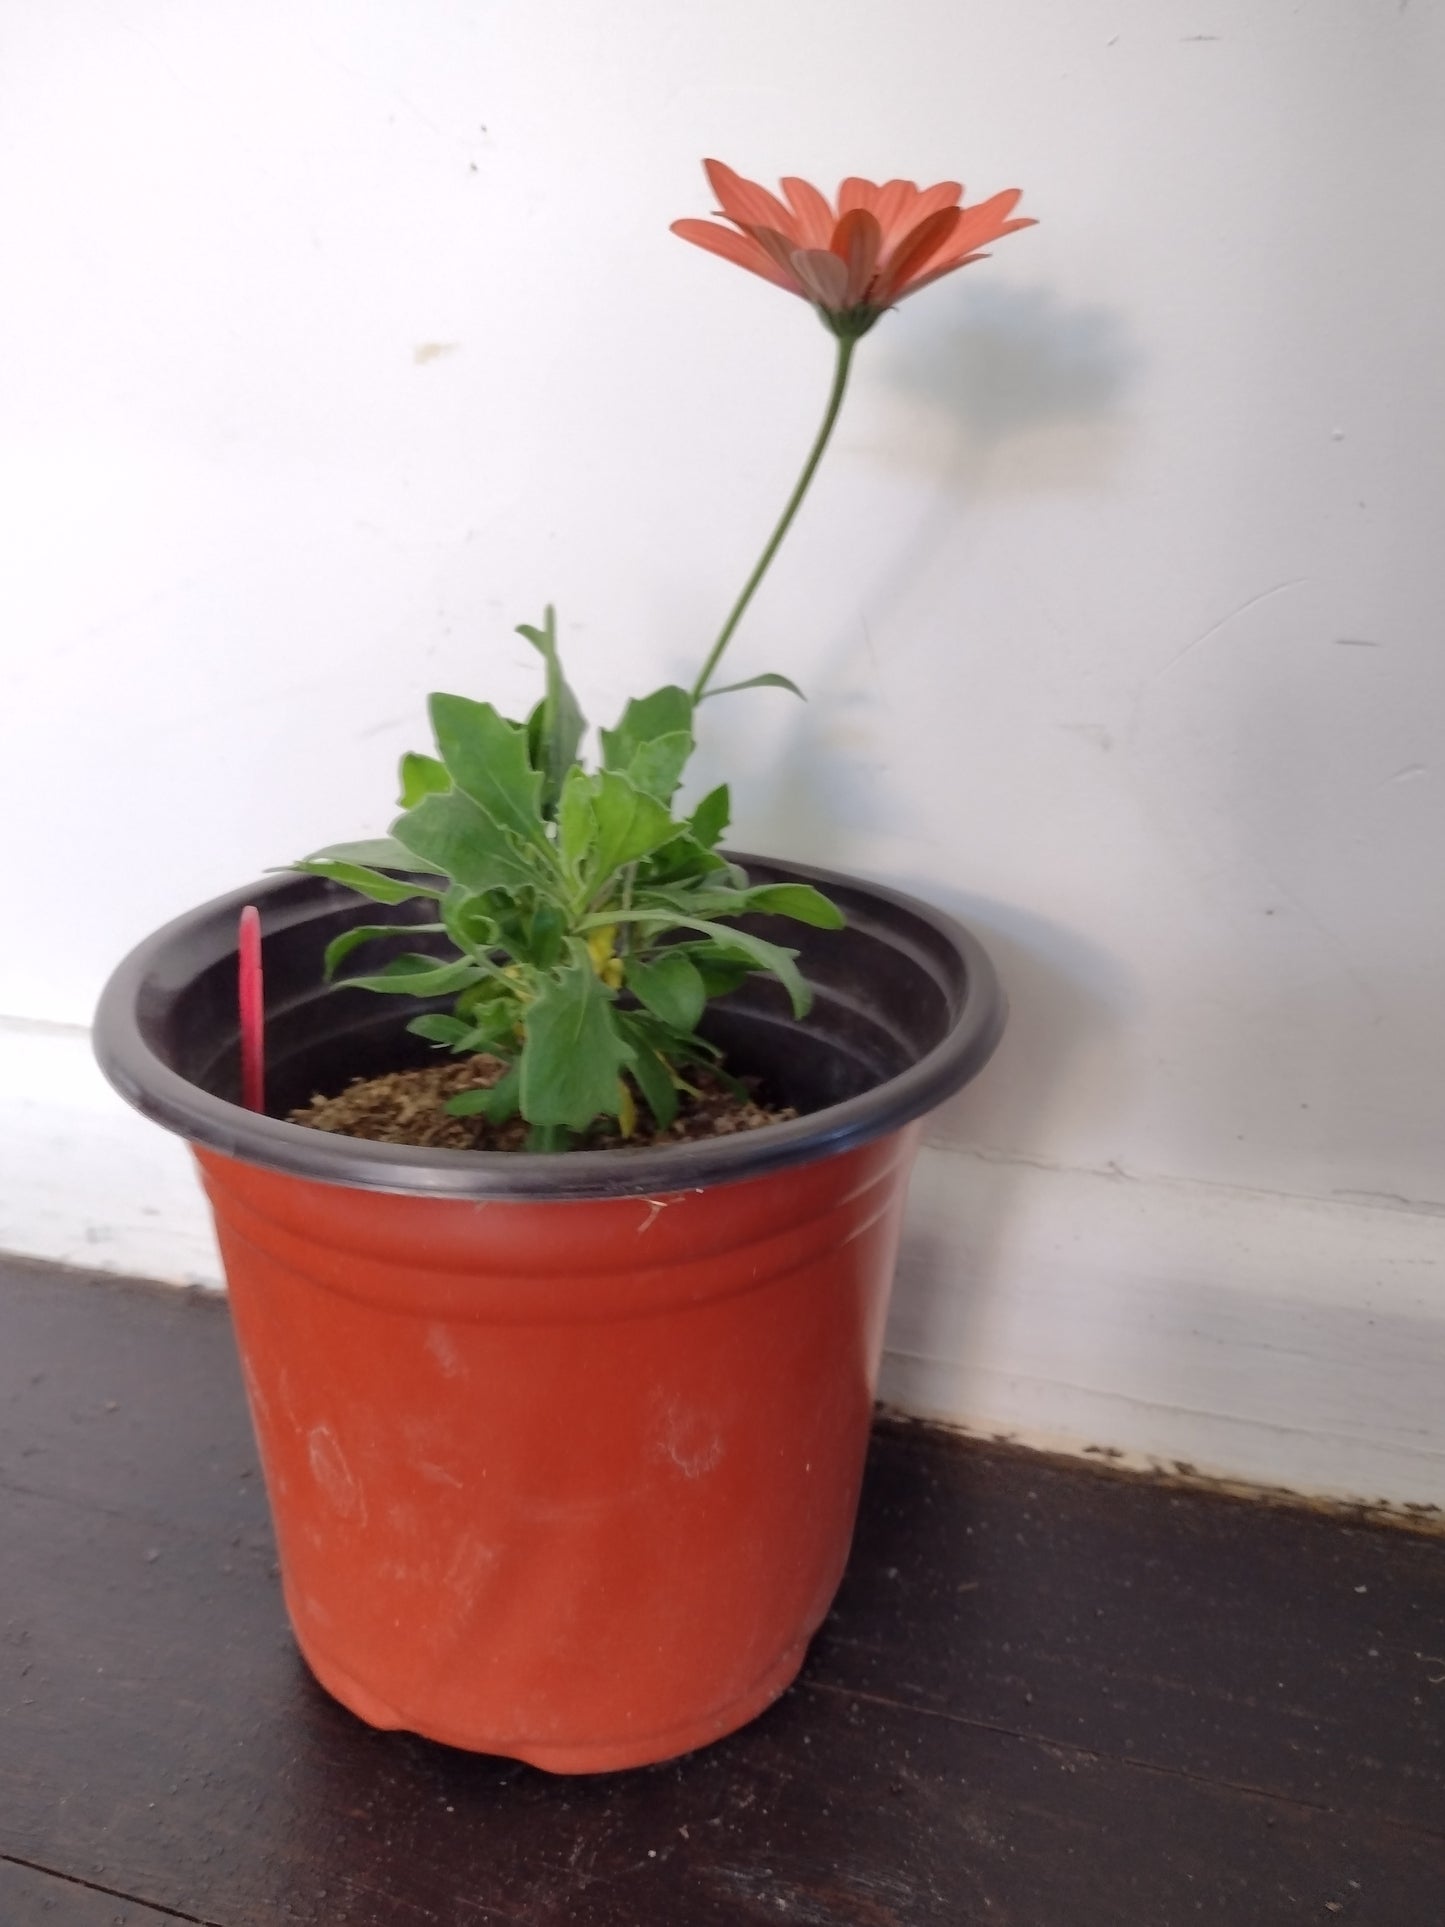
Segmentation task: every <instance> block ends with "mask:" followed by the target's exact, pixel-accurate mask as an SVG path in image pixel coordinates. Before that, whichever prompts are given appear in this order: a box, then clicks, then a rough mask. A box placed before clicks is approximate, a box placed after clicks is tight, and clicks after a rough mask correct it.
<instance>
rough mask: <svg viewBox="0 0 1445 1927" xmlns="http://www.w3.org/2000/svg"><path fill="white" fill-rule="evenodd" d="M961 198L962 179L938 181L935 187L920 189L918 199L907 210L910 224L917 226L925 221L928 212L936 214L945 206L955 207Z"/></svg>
mask: <svg viewBox="0 0 1445 1927" xmlns="http://www.w3.org/2000/svg"><path fill="white" fill-rule="evenodd" d="M962 199H963V182H962V181H940V182H939V183H938V185H937V186H936V187H925V188H922V189H920V191H919V195H918V199H917V200H916V201H915V202H914V203H913V206H912V208H911V209H910V210H909V216H908V218H909V222H910V225H912V226H914V227H917V225H918V224H919V222H920V221H926V220H927V219H928V217H929V215H930V214H937V213H939V212H941V210H942V209H944V208H946V207H957V206H958V204H959V202H960V201H961V200H962Z"/></svg>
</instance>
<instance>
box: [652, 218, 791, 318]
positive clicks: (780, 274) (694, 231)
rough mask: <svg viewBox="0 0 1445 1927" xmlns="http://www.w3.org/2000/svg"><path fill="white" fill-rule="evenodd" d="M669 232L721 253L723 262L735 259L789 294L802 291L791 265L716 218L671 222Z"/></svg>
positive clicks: (713, 251)
mask: <svg viewBox="0 0 1445 1927" xmlns="http://www.w3.org/2000/svg"><path fill="white" fill-rule="evenodd" d="M672 232H673V233H674V234H677V235H680V236H681V237H682V239H683V240H684V241H692V242H695V243H696V245H697V246H698V247H700V248H706V249H707V250H708V252H709V254H720V255H721V256H722V258H723V259H724V261H735V262H736V263H737V265H738V266H739V267H740V268H748V269H750V270H751V271H752V273H754V274H760V275H761V276H762V277H763V279H764V280H765V281H771V282H772V283H773V285H774V286H775V287H779V288H786V289H787V291H788V293H789V294H797V295H802V294H803V288H802V285H801V283H800V282H799V280H798V277H797V276H796V275H795V274H794V273H793V272H792V269H791V267H789V266H787V265H785V263H784V262H781V261H778V260H777V259H775V258H774V257H773V256H771V255H770V253H769V252H768V250H766V249H765V248H763V247H761V246H760V245H759V244H758V242H757V241H755V240H754V239H753V237H752V236H751V235H750V234H735V233H734V232H733V230H732V229H731V228H730V227H723V226H722V225H721V224H720V223H719V222H717V221H674V222H673V223H672ZM804 298H805V299H806V296H804Z"/></svg>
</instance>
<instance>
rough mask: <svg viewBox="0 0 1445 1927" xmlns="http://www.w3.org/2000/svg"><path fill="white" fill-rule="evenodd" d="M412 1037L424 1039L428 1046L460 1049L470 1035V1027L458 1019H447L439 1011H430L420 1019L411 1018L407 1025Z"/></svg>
mask: <svg viewBox="0 0 1445 1927" xmlns="http://www.w3.org/2000/svg"><path fill="white" fill-rule="evenodd" d="M407 1029H408V1030H409V1031H410V1032H411V1034H412V1036H413V1037H424V1038H425V1039H426V1040H427V1042H428V1043H429V1044H446V1045H448V1046H450V1047H451V1048H452V1049H453V1050H456V1049H458V1048H460V1047H461V1046H462V1045H463V1044H464V1043H465V1042H466V1040H467V1038H468V1037H469V1036H470V1035H471V1031H472V1027H471V1025H470V1024H468V1023H466V1022H464V1021H463V1019H462V1018H460V1017H448V1016H446V1015H445V1013H444V1012H442V1011H439V1010H430V1011H427V1012H426V1013H425V1015H424V1016H421V1017H413V1018H412V1020H411V1022H410V1023H409V1024H408V1025H407Z"/></svg>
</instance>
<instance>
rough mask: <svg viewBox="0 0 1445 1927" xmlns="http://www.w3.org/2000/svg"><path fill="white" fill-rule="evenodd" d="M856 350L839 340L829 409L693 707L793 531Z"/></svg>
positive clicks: (717, 646) (725, 627) (696, 691)
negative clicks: (786, 537)
mask: <svg viewBox="0 0 1445 1927" xmlns="http://www.w3.org/2000/svg"><path fill="white" fill-rule="evenodd" d="M856 346H857V339H856V337H855V338H853V339H849V338H847V337H845V336H840V337H839V339H838V361H837V365H836V367H835V368H834V370H833V386H832V389H831V391H830V392H829V395H828V406H827V408H826V409H825V410H824V411H823V425H822V427H821V428H820V429H819V430H818V434H817V439H816V440H815V441H814V443H813V446H812V448H811V449H810V450H809V452H808V459H807V461H806V462H804V464H803V472H802V474H801V475H800V476H799V477H798V482H797V486H796V487H795V488H794V490H793V492H792V494H791V495H790V496H789V497H788V505H787V507H786V508H785V509H784V510H783V514H782V519H781V520H780V521H779V523H778V526H777V527H776V528H775V529H774V530H773V532H772V535H771V536H770V537H769V538H768V546H767V547H766V548H765V549H764V550H763V552H762V554H761V555H760V556H759V557H758V562H757V567H756V568H755V569H754V570H753V572H752V574H751V575H750V576H749V577H748V579H747V581H746V582H745V583H744V584H743V592H742V594H741V595H740V596H739V597H738V599H737V601H736V602H735V603H734V604H733V607H732V613H731V614H730V615H729V617H728V619H727V621H726V622H725V623H724V624H723V626H722V634H721V635H720V636H719V637H718V639H717V641H716V642H715V643H714V644H713V646H712V651H711V653H710V654H709V656H708V659H707V661H706V662H705V663H704V664H703V666H702V674H701V675H700V676H699V677H698V679H697V681H696V682H695V683H694V684H693V686H692V699H693V701H694V702H695V703H699V702H701V701H702V699H703V697H704V696H705V695H706V694H707V686H708V684H709V683H710V682H711V681H712V675H713V671H714V670H715V669H716V668H717V666H718V663H719V662H720V661H721V660H722V653H723V650H724V649H726V648H727V646H728V644H729V642H731V640H732V634H733V631H734V629H736V628H737V626H738V624H739V623H740V622H741V621H742V619H743V613H744V611H745V610H746V608H747V606H748V604H749V603H750V602H751V601H752V599H753V595H754V592H755V591H756V589H757V586H758V584H759V583H760V582H761V581H762V579H763V577H764V576H765V575H766V574H767V572H768V564H769V563H770V562H771V561H772V559H773V557H774V556H775V555H776V554H777V552H778V550H779V548H780V547H781V546H782V541H783V537H784V536H785V535H786V534H787V532H788V530H789V529H790V528H791V527H792V523H793V517H794V516H795V515H796V514H797V512H798V510H799V509H800V508H801V507H802V502H803V497H804V496H805V495H806V494H807V492H808V484H809V483H810V482H811V481H812V479H813V476H814V475H815V474H816V473H817V468H818V464H819V462H821V461H822V459H823V450H824V449H825V448H826V447H827V446H828V442H829V438H830V437H831V436H832V433H833V428H834V424H835V423H836V422H837V420H838V411H839V410H840V409H841V408H842V406H843V394H844V391H845V389H846V388H847V386H848V369H849V366H850V364H851V363H852V360H853V350H854V348H855V347H856Z"/></svg>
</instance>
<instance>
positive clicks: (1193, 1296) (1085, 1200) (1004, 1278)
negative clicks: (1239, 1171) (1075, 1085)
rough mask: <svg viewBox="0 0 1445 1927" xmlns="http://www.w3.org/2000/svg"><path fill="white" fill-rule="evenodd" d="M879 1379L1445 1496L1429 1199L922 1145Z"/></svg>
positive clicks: (1089, 1428)
mask: <svg viewBox="0 0 1445 1927" xmlns="http://www.w3.org/2000/svg"><path fill="white" fill-rule="evenodd" d="M888 1346H889V1348H888V1354H887V1357H886V1360H885V1364H884V1375H883V1384H882V1388H881V1389H882V1394H883V1396H884V1398H885V1399H886V1400H887V1402H888V1403H890V1404H892V1405H896V1406H897V1407H899V1408H900V1409H901V1410H904V1411H907V1412H911V1413H914V1414H916V1415H918V1416H919V1417H924V1418H934V1419H939V1420H942V1421H944V1422H945V1423H948V1424H953V1425H961V1426H963V1427H964V1428H965V1429H966V1430H969V1431H973V1432H980V1433H984V1434H987V1435H995V1434H997V1435H1003V1436H1007V1437H1010V1438H1016V1439H1017V1440H1018V1441H1019V1442H1020V1443H1021V1444H1027V1445H1033V1446H1037V1447H1041V1448H1044V1449H1048V1450H1054V1451H1064V1452H1080V1451H1086V1450H1093V1451H1101V1452H1102V1454H1103V1456H1106V1457H1108V1458H1110V1459H1115V1458H1117V1459H1121V1460H1123V1461H1124V1462H1126V1463H1130V1464H1138V1465H1149V1466H1157V1467H1163V1468H1164V1469H1166V1470H1179V1469H1187V1470H1188V1471H1190V1472H1194V1471H1197V1472H1198V1473H1199V1474H1201V1475H1204V1476H1207V1477H1211V1478H1216V1479H1223V1480H1237V1481H1241V1482H1244V1483H1247V1484H1251V1485H1263V1486H1278V1487H1284V1488H1287V1489H1289V1490H1291V1491H1294V1492H1300V1493H1305V1494H1309V1495H1313V1496H1319V1497H1328V1498H1337V1499H1349V1500H1359V1501H1361V1502H1364V1503H1369V1504H1375V1503H1378V1502H1381V1501H1384V1502H1386V1503H1387V1504H1389V1505H1391V1506H1394V1507H1408V1506H1416V1507H1435V1506H1440V1507H1445V1215H1442V1214H1441V1213H1439V1212H1429V1211H1421V1210H1414V1209H1408V1208H1400V1207H1398V1206H1394V1205H1391V1204H1388V1203H1385V1202H1380V1203H1366V1202H1363V1201H1354V1200H1351V1201H1344V1200H1338V1201H1337V1200H1321V1199H1316V1198H1303V1197H1292V1196H1286V1195H1281V1194H1279V1193H1275V1192H1259V1191H1245V1190H1238V1189H1234V1188H1232V1187H1226V1186H1219V1185H1209V1184H1194V1183H1183V1182H1178V1181H1175V1180H1170V1179H1161V1178H1148V1179H1145V1178H1131V1177H1128V1176H1125V1175H1123V1174H1121V1173H1119V1172H1117V1171H1107V1172H1095V1171H1078V1170H1058V1169H1055V1168H1052V1167H1042V1166H1035V1165H1031V1164H1025V1163H1019V1162H1012V1161H1000V1160H996V1159H994V1158H992V1157H989V1156H988V1155H986V1154H979V1153H968V1152H965V1151H960V1150H959V1149H958V1147H957V1146H949V1147H928V1146H925V1148H924V1150H923V1153H922V1155H921V1157H920V1160H919V1167H918V1171H917V1174H916V1176H915V1179H914V1189H913V1195H912V1200H911V1210H910V1216H909V1229H908V1233H907V1237H906V1240H905V1244H904V1250H903V1256H902V1260H901V1263H900V1268H899V1278H898V1289H897V1292H896V1294H895V1298H894V1310H893V1316H892V1318H891V1320H890V1324H889V1331H888Z"/></svg>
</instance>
